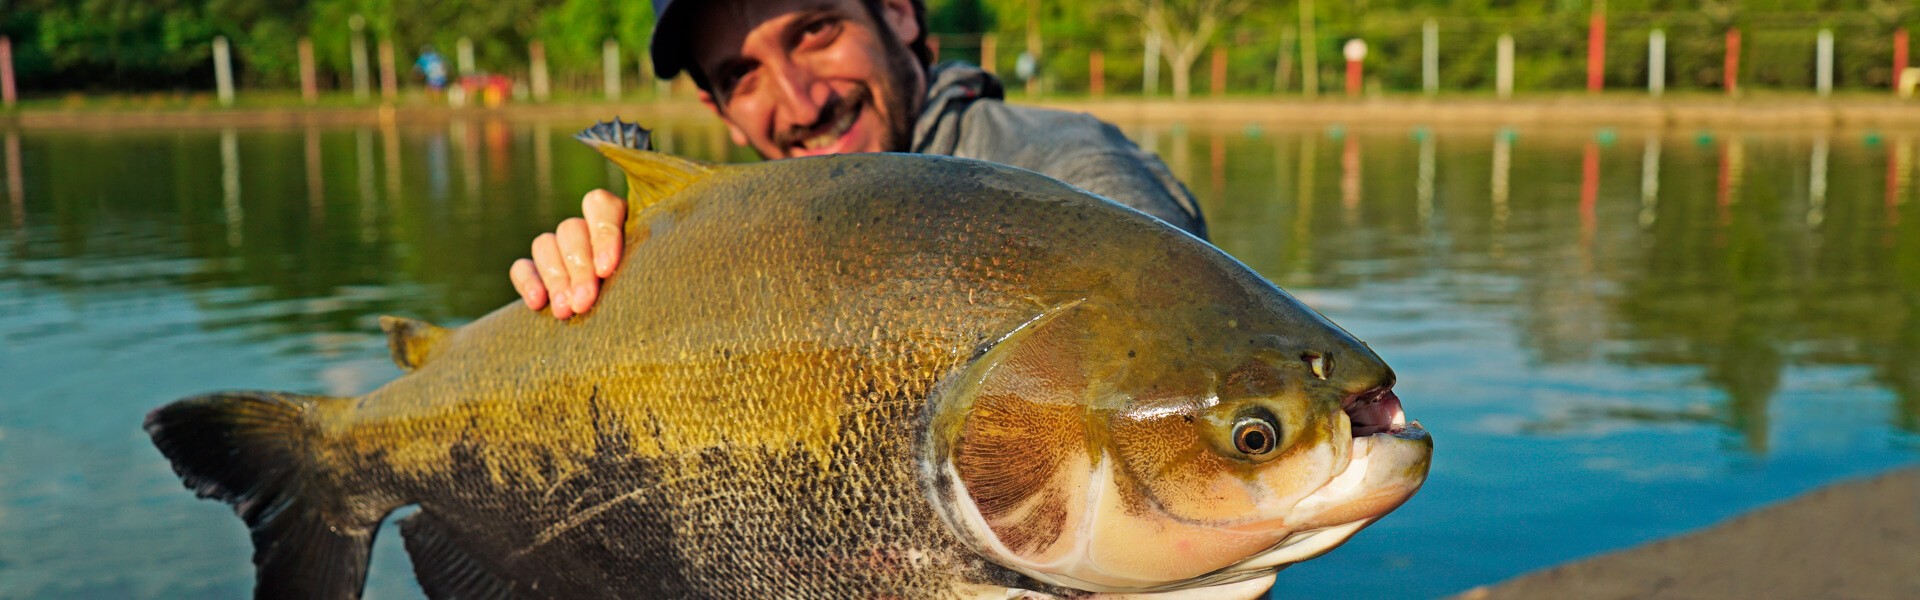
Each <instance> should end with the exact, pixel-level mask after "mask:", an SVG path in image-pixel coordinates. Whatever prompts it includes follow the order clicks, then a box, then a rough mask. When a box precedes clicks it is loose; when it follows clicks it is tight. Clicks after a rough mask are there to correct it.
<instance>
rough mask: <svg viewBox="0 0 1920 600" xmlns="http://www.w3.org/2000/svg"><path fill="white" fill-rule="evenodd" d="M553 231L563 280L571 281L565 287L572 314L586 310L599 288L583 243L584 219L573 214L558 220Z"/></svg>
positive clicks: (585, 235) (590, 254)
mask: <svg viewBox="0 0 1920 600" xmlns="http://www.w3.org/2000/svg"><path fill="white" fill-rule="evenodd" d="M554 234H555V235H557V236H558V238H559V240H558V241H559V244H560V258H561V260H563V261H564V262H566V268H567V281H568V282H569V283H572V284H573V287H571V288H568V289H567V299H568V300H571V301H573V306H572V308H573V312H574V313H575V314H579V313H584V312H587V308H589V307H592V306H593V300H594V295H595V294H596V293H597V292H598V290H599V289H600V277H599V276H598V275H595V274H594V272H593V263H592V261H591V258H590V257H591V256H593V248H592V247H590V246H589V245H588V242H587V237H588V236H587V220H586V219H582V218H579V217H574V218H571V219H567V220H565V221H561V222H560V228H559V229H557V230H555V231H554Z"/></svg>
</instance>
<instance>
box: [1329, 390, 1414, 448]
mask: <svg viewBox="0 0 1920 600" xmlns="http://www.w3.org/2000/svg"><path fill="white" fill-rule="evenodd" d="M1340 406H1341V408H1342V409H1343V410H1345V411H1346V413H1347V420H1348V421H1349V422H1350V423H1351V424H1352V432H1353V437H1354V438H1363V437H1367V436H1370V435H1374V434H1378V433H1386V434H1393V433H1398V432H1402V431H1405V430H1406V429H1407V427H1408V425H1407V412H1406V411H1405V410H1404V409H1402V408H1401V406H1400V396H1399V395H1397V394H1394V393H1393V389H1392V388H1384V387H1381V388H1374V389H1371V390H1367V391H1364V392H1360V393H1357V394H1354V395H1351V396H1347V398H1346V400H1344V401H1342V402H1341V403H1340ZM1414 427H1418V425H1417V424H1416V425H1414ZM1423 431H1424V430H1423Z"/></svg>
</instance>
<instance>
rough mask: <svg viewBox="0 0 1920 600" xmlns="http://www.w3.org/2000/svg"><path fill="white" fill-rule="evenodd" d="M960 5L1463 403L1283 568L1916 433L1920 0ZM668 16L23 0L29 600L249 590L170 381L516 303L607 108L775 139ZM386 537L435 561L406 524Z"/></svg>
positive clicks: (1509, 562)
mask: <svg viewBox="0 0 1920 600" xmlns="http://www.w3.org/2000/svg"><path fill="white" fill-rule="evenodd" d="M929 4H930V6H929V10H930V18H929V21H930V28H931V29H932V31H933V32H935V34H936V35H937V39H938V40H939V45H940V48H941V50H940V51H941V54H942V56H943V57H945V58H959V59H965V60H982V61H984V62H987V63H989V64H991V65H992V66H993V68H994V70H995V71H997V72H998V73H1000V74H1001V75H1002V76H1003V77H1004V78H1005V79H1006V80H1007V84H1008V88H1009V91H1010V93H1011V94H1012V95H1013V96H1015V98H1014V99H1013V100H1012V101H1014V102H1023V103H1038V104H1044V105H1050V106H1058V107H1064V108H1069V109H1072V110H1085V111H1090V112H1093V113H1094V114H1096V115H1098V116H1101V117H1103V118H1106V119H1108V120H1110V121H1113V122H1115V123H1117V124H1118V125H1120V126H1121V128H1122V129H1123V130H1124V131H1125V132H1126V133H1127V135H1128V136H1129V137H1131V138H1132V139H1134V140H1135V141H1137V142H1138V143H1140V144H1141V145H1142V146H1143V147H1145V148H1146V149H1148V150H1151V151H1153V152H1155V153H1157V154H1158V155H1159V156H1160V157H1161V158H1162V159H1164V160H1165V161H1166V162H1167V164H1168V165H1169V167H1170V168H1171V169H1172V170H1173V172H1174V173H1175V174H1176V175H1177V176H1178V177H1179V178H1180V179H1181V180H1183V181H1184V182H1186V184H1187V186H1188V187H1189V188H1190V189H1191V190H1192V191H1193V192H1194V194H1195V195H1196V196H1197V197H1198V198H1199V199H1200V201H1201V202H1202V204H1203V206H1204V208H1205V211H1206V214H1207V217H1208V221H1209V225H1210V227H1211V229H1212V231H1213V234H1214V241H1215V243H1217V244H1218V245H1219V246H1220V247H1221V248H1223V249H1225V250H1226V251H1228V252H1229V253H1231V254H1233V255H1234V256H1236V257H1239V258H1240V259H1241V260H1242V261H1244V262H1246V263H1247V264H1248V265H1249V266H1251V267H1253V268H1254V269H1255V270H1257V271H1259V272H1260V273H1262V274H1263V275H1265V276H1267V277H1269V278H1270V279H1272V280H1273V281H1275V282H1277V283H1278V284H1280V285H1281V286H1283V287H1285V288H1286V289H1288V290H1289V291H1290V292H1292V293H1294V294H1295V295H1297V296H1299V297H1300V298H1301V299H1302V300H1304V301H1305V302H1306V303H1308V304H1309V305H1311V306H1313V307H1314V308H1316V309H1317V310H1320V311H1321V312H1323V313H1325V314H1327V315H1328V316H1329V317H1331V318H1332V319H1333V320H1334V321H1336V322H1338V323H1340V324H1341V325H1342V326H1343V327H1345V328H1346V329H1348V330H1349V331H1351V332H1353V333H1354V334H1356V335H1357V336H1358V337H1360V338H1362V339H1365V340H1367V341H1368V342H1369V343H1370V344H1371V345H1372V347H1373V348H1375V349H1376V350H1377V351H1378V352H1380V354H1381V355H1382V356H1383V357H1384V358H1386V359H1387V361H1388V362H1389V363H1390V364H1392V365H1393V366H1394V368H1395V369H1396V371H1397V372H1398V374H1399V378H1400V383H1399V385H1398V386H1397V388H1396V389H1397V390H1398V391H1399V392H1400V395H1401V397H1402V398H1403V399H1404V400H1405V402H1406V403H1407V407H1408V410H1409V412H1410V414H1411V416H1413V417H1415V418H1418V419H1419V420H1421V421H1422V422H1423V423H1424V424H1425V425H1426V426H1427V427H1428V428H1429V429H1430V430H1431V431H1433V432H1434V435H1435V439H1436V446H1437V451H1436V454H1435V462H1434V465H1433V472H1432V476H1431V478H1430V480H1429V483H1428V484H1427V486H1426V488H1425V489H1424V490H1423V491H1422V492H1421V493H1420V494H1419V495H1418V496H1416V497H1415V498H1414V499H1413V500H1412V501H1411V502H1410V503H1409V504H1408V505H1407V506H1405V507H1403V508H1401V509H1400V510H1399V511H1397V512H1395V513H1394V514H1392V515H1390V516H1389V517H1387V518H1386V519H1385V520H1383V521H1382V522H1380V523H1379V524H1377V525H1375V526H1374V527H1373V528H1372V530H1371V531H1368V532H1365V533H1362V534H1360V535H1358V536H1356V537H1355V538H1354V540H1353V541H1352V542H1350V543H1348V544H1347V545H1345V546H1343V547H1341V548H1339V549H1337V550H1335V551H1334V552H1332V553H1330V554H1328V555H1327V556H1324V557H1322V558H1319V559H1315V560H1313V561H1309V562H1307V563H1303V564H1301V565H1299V566H1296V567H1294V568H1292V569H1289V570H1287V571H1285V572H1283V573H1282V574H1281V576H1280V579H1279V582H1278V584H1277V585H1276V587H1275V597H1289V596H1297V595H1311V596H1339V597H1381V596H1391V597H1409V596H1412V597H1420V596H1426V597H1432V596H1443V595H1448V594H1453V593H1457V592H1460V591H1463V590H1469V589H1472V588H1474V587H1475V586H1479V585H1484V584H1489V583H1494V582H1498V581H1501V580H1505V579H1508V578H1512V577H1515V576H1518V575H1521V574H1523V573H1527V572H1529V571H1534V570H1537V569H1541V568H1544V567H1548V566H1552V565H1556V564H1561V563H1565V562H1567V561H1571V560H1576V559H1580V558H1584V557H1590V556H1593V555H1596V554H1601V553H1605V552H1609V551H1615V550H1620V549H1623V548H1629V547H1632V546H1635V545H1638V544H1642V543H1646V542H1649V541H1652V540H1657V539H1662V538H1667V537H1671V536H1674V535H1678V534H1683V533H1686V532H1689V531H1695V530H1698V529H1699V528H1701V527H1704V526H1707V525H1710V524H1713V523H1716V522H1720V521H1723V520H1725V519H1728V518H1730V517H1733V516H1735V515H1739V514H1742V513H1745V512H1748V511H1751V510H1753V509H1755V508H1758V507H1762V506H1765V505H1768V504H1771V503H1775V502H1779V501H1782V500H1784V499H1787V498H1790V497H1793V496H1796V495H1799V494H1802V493H1804V492H1807V491H1809V490H1813V489H1816V488H1820V487H1823V486H1828V485H1830V484H1834V483H1836V482H1841V481H1845V480H1849V479H1853V478H1858V477H1864V476H1870V475H1874V474H1878V473H1885V472H1888V471H1889V470H1893V469H1897V468H1901V467H1903V466H1911V465H1914V464H1916V463H1920V215H1916V214H1915V212H1916V211H1917V210H1920V205H1917V204H1916V202H1915V200H1916V199H1920V190H1917V189H1916V188H1917V187H1920V183H1916V178H1920V165H1917V164H1916V155H1915V147H1916V141H1920V101H1916V100H1914V99H1911V98H1908V99H1902V97H1901V96H1900V93H1899V92H1900V90H1899V88H1900V84H1902V83H1911V82H1913V81H1914V80H1915V79H1916V78H1920V76H1916V77H1907V78H1898V77H1897V76H1898V74H1900V73H1901V72H1902V68H1903V67H1904V66H1905V65H1906V62H1907V55H1906V50H1905V49H1906V48H1907V47H1908V46H1909V44H1908V41H1907V35H1906V33H1905V32H1906V31H1908V30H1911V29H1912V28H1914V26H1916V25H1920V12H1916V10H1915V3H1914V2H1911V1H1910V0H1909V1H1901V2H1886V1H1877V0H1868V1H1857V2H1839V1H1814V0H1772V1H1766V2H1762V1H1758V0H1749V1H1746V2H1656V1H1646V2H1624V1H1615V2H1610V3H1606V5H1604V6H1603V5H1600V4H1599V3H1593V2H1585V1H1552V2H1542V1H1512V2H1503V1H1498V0H1472V1H1448V2H1386V1H1378V0H1376V1H1372V2H1365V1H1356V2H1327V1H1324V0H1322V1H1320V2H1251V1H1241V2H1233V1H1227V0H1219V1H1211V0H1192V1H1177V0H1162V1H1161V2H1136V3H1129V2H1123V1H1116V2H1092V1H1079V2H1071V1H1056V2H1016V1H984V0H977V1H970V0H934V1H931V2H929ZM1156 10H1157V11H1158V12H1155V11H1156ZM1150 13H1152V14H1158V15H1159V16H1158V17H1154V16H1152V14H1150ZM1208 15H1212V17H1211V18H1208ZM356 17H357V18H356ZM1156 18H1157V19H1159V20H1160V23H1159V24H1158V25H1155V24H1154V23H1153V21H1154V20H1155V19H1156ZM650 19H651V11H650V9H649V8H648V7H647V5H646V3H644V2H616V3H603V2H598V1H588V0H566V1H551V0H548V1H535V0H497V1H490V2H478V1H474V2H459V1H441V2H425V1H408V0H319V1H313V2H294V1H275V0H161V1H145V2H132V1H118V2H116V1H105V0H62V1H58V2H56V1H51V0H30V1H20V0H0V34H3V35H4V36H5V38H6V39H5V41H4V42H0V58H5V59H7V60H5V61H0V66H6V67H7V70H6V71H4V72H0V76H7V77H0V79H6V78H8V77H10V79H8V81H10V82H11V83H12V85H11V87H8V88H7V89H6V90H4V91H6V92H7V94H6V99H7V104H6V107H5V110H4V111H0V175H4V181H3V183H4V186H0V192H4V198H5V202H6V211H5V213H6V214H5V215H4V217H0V598H88V599H91V598H179V597H241V596H244V595H246V593H247V590H248V589H250V586H251V580H252V567H251V564H250V563H249V561H248V557H249V555H250V550H249V548H248V545H247V538H246V533H245V531H244V527H243V526H242V525H241V523H240V522H239V521H238V520H237V519H234V518H233V516H232V513H231V511H230V510H229V509H228V508H227V507H225V506H222V505H220V504H217V503H213V502H207V501H200V500H196V499H195V498H194V497H193V495H192V494H191V493H189V492H188V491H186V490H184V489H182V488H181V486H180V484H179V482H178V480H177V479H176V478H175V477H174V476H173V473H172V471H171V470H170V469H169V468H168V466H167V465H166V463H165V461H164V460H163V459H162V458H161V457H160V456H159V454H158V453H157V452H155V451H154V450H153V449H152V447H151V445H150V444H149V443H148V441H147V439H146V436H145V434H144V432H142V431H141V430H140V420H141V418H142V417H143V416H144V415H145V413H146V411H147V410H150V409H151V408H153V407H156V406H159V405H160V404H163V403H165V402H167V401H170V400H173V399H177V398H180V397H184V396H188V395H191V394H196V393H200V392H204V391H208V390H213V389H230V388H242V389H279V390H288V391H294V392H303V393H317V394H334V395H351V394H358V393H363V392H365V391H367V390H370V389H373V388H375V387H377V386H379V385H381V384H383V383H385V382H386V381H389V380H391V379H392V378H394V377H396V376H398V375H399V371H398V370H397V369H395V368H394V367H393V366H392V365H391V363H390V362H389V360H388V354H387V352H386V350H385V346H384V344H385V342H384V337H383V336H382V335H381V334H380V333H379V329H378V323H377V319H378V317H379V316H380V315H383V314H395V315H403V316H409V317H416V318H424V319H427V320H431V321H434V322H437V323H440V324H442V325H459V324H461V323H464V322H467V321H469V320H472V319H474V318H476V317H478V316H480V315H484V314H486V313H487V312H488V311H491V310H494V309H496V308H499V307H501V306H502V305H505V304H507V303H508V302H509V300H510V299H512V298H513V291H512V289H511V287H510V286H509V284H508V282H507V278H506V271H507V266H508V264H509V263H510V262H511V261H512V260H513V259H515V258H517V257H520V256H523V255H525V254H526V252H527V245H528V242H529V241H530V240H532V239H533V238H534V236H535V235H537V234H538V233H540V232H542V231H549V230H551V229H552V227H553V226H554V224H555V223H557V222H558V221H559V220H560V219H562V218H565V217H568V216H572V215H574V214H577V212H578V210H579V208H578V207H579V201H580V198H581V196H582V194H584V193H585V192H586V191H587V190H590V189H593V188H596V187H605V188H609V189H612V190H614V191H616V192H618V191H622V186H623V180H622V178H621V177H620V176H619V174H618V173H617V172H616V171H614V170H613V169H612V168H611V167H610V166H609V165H608V164H607V163H606V162H605V161H604V160H603V159H601V158H600V157H599V156H598V155H596V154H594V153H593V152H591V151H589V150H588V149H586V148H585V147H583V146H580V145H578V144H577V143H576V142H574V141H573V140H572V139H571V135H572V134H573V133H574V132H575V131H578V130H579V129H581V128H583V127H585V126H587V125H589V124H590V123H591V122H592V121H593V120H595V119H605V118H611V117H613V116H615V115H620V116H624V117H626V118H629V119H638V120H640V121H641V122H643V123H645V124H647V125H649V126H651V127H654V128H655V129H656V130H657V137H656V141H657V143H658V144H659V145H660V147H661V149H662V150H665V151H668V152H674V153H678V154H683V155H686V156H691V157H695V158H700V159H706V160H719V161H748V160H754V159H755V157H754V155H753V153H752V152H751V150H749V149H746V148H741V147H735V146H732V145H731V144H730V142H729V141H728V136H727V135H726V132H725V129H724V128H723V127H721V126H720V124H719V123H718V122H717V121H716V120H715V119H713V118H712V117H711V116H710V115H708V114H707V113H705V112H704V109H701V108H700V107H699V106H698V105H697V104H695V103H694V102H693V101H692V99H693V89H692V87H691V85H690V84H689V83H687V82H685V81H678V82H667V83H658V82H655V81H654V80H653V79H652V78H651V74H650V73H647V72H646V71H645V68H646V67H645V65H646V64H647V61H646V60H645V57H644V55H643V51H644V41H645V40H646V37H647V35H648V33H649V27H650ZM1208 22H1210V23H1212V24H1211V25H1206V23H1208ZM1203 25H1204V26H1203ZM1202 30H1205V31H1204V34H1203V31H1202ZM1656 32H1657V35H1656ZM221 40H224V41H221ZM463 40H465V41H464V42H463ZM1352 40H1360V41H1361V42H1362V43H1363V44H1364V45H1365V46H1367V51H1366V52H1364V56H1360V57H1358V60H1354V61H1348V60H1347V54H1346V52H1347V50H1348V49H1349V46H1351V44H1349V42H1350V41H1352ZM1502 40H1507V41H1502ZM221 48H224V49H221ZM429 48H430V49H432V50H433V52H434V54H436V55H438V56H440V57H441V60H443V61H445V65H444V67H445V68H446V70H447V71H448V72H449V80H450V81H449V84H448V86H447V88H445V89H444V90H442V91H439V92H435V91H433V90H431V89H430V88H429V87H428V86H427V85H426V83H427V82H426V81H425V77H424V71H425V69H416V67H419V66H421V62H420V58H421V57H422V56H424V55H425V52H424V50H425V49H429ZM1170 49H1171V50H1170ZM1023 56H1024V57H1025V58H1023ZM221 59H224V61H222V60H221ZM1183 61H1184V62H1185V66H1181V64H1182V62H1183ZM222 62H224V63H225V65H226V66H225V67H220V66H219V64H220V63H222ZM1350 63H1357V64H1350ZM222 71H224V72H225V74H224V75H222ZM609 75H611V76H609ZM1023 75H1024V76H1023ZM1182 79H1185V80H1186V83H1184V84H1182V83H1181V80H1182ZM1896 79H1899V80H1896ZM222 81H225V82H227V84H228V85H226V86H224V89H223V86H222V85H221V82H222ZM1182 89H1184V90H1185V92H1184V93H1182V92H1180V91H1179V90H1182ZM1182 96H1184V97H1182ZM374 562H375V565H374V569H373V572H372V576H371V579H370V582H369V587H368V595H369V597H373V598H417V597H419V596H420V592H419V590H418V587H417V586H416V585H415V584H414V583H413V577H412V573H411V571H410V567H409V563H408V562H407V558H406V555H405V552H404V551H403V550H402V548H401V547H400V544H399V538H398V536H397V535H396V532H394V531H393V530H392V528H391V526H390V525H389V527H388V528H387V529H385V530H383V532H382V533H381V535H380V537H379V539H378V541H377V547H376V550H375V552H374Z"/></svg>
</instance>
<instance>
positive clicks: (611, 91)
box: [600, 38, 620, 101]
mask: <svg viewBox="0 0 1920 600" xmlns="http://www.w3.org/2000/svg"><path fill="white" fill-rule="evenodd" d="M600 56H601V60H602V63H603V64H602V67H603V68H602V75H601V77H602V78H603V79H605V80H606V85H607V100H609V101H618V100H619V99H620V42H618V41H615V40H614V39H613V38H607V41H606V42H603V43H601V44H600Z"/></svg>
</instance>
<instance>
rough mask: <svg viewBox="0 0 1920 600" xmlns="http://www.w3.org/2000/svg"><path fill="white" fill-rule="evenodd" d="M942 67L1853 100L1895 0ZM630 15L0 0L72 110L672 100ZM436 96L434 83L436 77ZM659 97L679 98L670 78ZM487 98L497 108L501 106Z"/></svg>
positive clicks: (988, 58) (1339, 17)
mask: <svg viewBox="0 0 1920 600" xmlns="http://www.w3.org/2000/svg"><path fill="white" fill-rule="evenodd" d="M927 10H928V18H927V21H928V28H929V29H930V30H931V32H932V35H933V38H932V41H933V42H934V44H935V45H936V46H937V47H938V48H939V51H940V55H941V57H942V58H944V59H959V60H966V61H969V62H974V63H977V64H982V65H985V66H987V67H988V69H989V70H991V71H994V72H997V73H1000V74H1002V75H1003V76H1004V77H1005V78H1006V79H1007V80H1008V83H1009V85H1008V87H1009V89H1010V90H1016V91H1017V93H1020V94H1029V95H1036V96H1042V95H1064V96H1105V95H1109V94H1112V95H1145V96H1154V95H1162V94H1164V95H1168V96H1172V97H1178V98H1185V97H1188V96H1189V95H1241V96H1246V95H1296V96H1300V95H1304V96H1314V95H1317V94H1344V93H1347V91H1348V89H1349V83H1350V82H1349V72H1350V69H1349V65H1348V63H1349V62H1350V61H1349V60H1348V57H1347V55H1346V52H1347V51H1348V50H1349V46H1350V45H1351V42H1354V41H1359V42H1361V43H1362V45H1363V46H1365V47H1366V51H1365V52H1363V53H1362V56H1361V57H1360V58H1359V59H1358V60H1355V61H1351V62H1355V63H1358V64H1359V67H1361V69H1360V72H1359V74H1358V77H1357V81H1355V82H1351V83H1354V84H1356V87H1357V90H1358V91H1359V92H1360V93H1366V94H1399V93H1433V94H1485V95H1495V94H1498V95H1506V94H1513V93H1518V94H1528V93H1542V92H1564V91H1594V92H1601V91H1608V92H1628V91H1634V92H1638V93H1642V94H1648V93H1650V94H1660V93H1664V92H1666V91H1669V90H1670V91H1673V92H1678V93H1683V94H1687V93H1692V94H1723V95H1724V94H1740V93H1745V92H1752V93H1772V92H1792V93H1802V94H1804V93H1819V94H1827V93H1832V92H1841V93H1856V92H1857V93H1866V92H1870V91H1880V92H1887V91H1891V90H1893V89H1894V88H1896V87H1897V83H1898V81H1896V80H1897V79H1899V76H1900V74H1901V71H1903V70H1904V69H1905V68H1907V67H1908V65H1909V61H1908V54H1907V52H1908V48H1909V46H1910V44H1909V42H1908V39H1909V31H1911V30H1913V29H1914V28H1915V27H1916V26H1920V3H1915V2H1913V0H1613V1H1611V2H1608V1H1607V0H1418V1H1416V0H1349V1H1346V2H1339V1H1332V0H1285V1H1255V0H1049V1H1045V2H1042V1H1040V0H929V1H928V2H927ZM652 20H653V13H652V10H651V8H650V6H649V4H648V3H647V2H644V1H632V2H603V1H600V0H443V1H432V2H429V1H424V0H148V1H140V2H134V1H130V0H0V36H6V37H7V38H8V39H9V40H10V42H11V62H12V64H13V70H14V77H15V78H17V86H18V89H19V94H20V96H21V97H23V98H27V99H29V100H31V99H35V98H39V99H46V100H52V101H57V102H61V103H65V104H86V103H87V100H88V99H87V95H89V94H107V95H110V96H123V97H128V98H126V99H127V100H128V101H130V102H134V103H136V104H137V103H141V102H144V103H147V104H166V103H169V102H183V101H191V100H192V99H195V98H198V99H199V100H200V101H202V102H207V101H210V100H213V98H210V97H208V96H210V95H213V94H218V93H219V90H218V89H216V88H218V87H219V82H218V80H220V79H222V77H223V76H222V75H221V74H220V73H219V72H218V71H221V70H222V67H220V66H218V64H217V63H225V64H226V65H228V66H227V67H225V69H227V70H229V71H230V73H229V74H228V75H226V76H225V77H226V78H227V79H228V80H230V86H231V87H232V88H233V89H235V90H239V92H237V93H235V94H234V96H233V97H232V101H237V102H241V103H249V102H251V103H268V104H271V103H274V102H292V103H297V102H299V101H301V100H302V97H301V95H300V92H301V91H302V90H303V89H304V90H305V91H306V92H307V96H306V97H305V98H304V99H305V101H308V102H326V101H329V100H328V98H330V97H332V96H335V95H343V94H344V95H346V97H347V100H346V101H356V100H357V101H363V102H364V101H369V100H372V99H374V98H376V97H378V98H383V99H386V100H399V99H403V98H404V97H406V96H407V95H408V94H407V90H408V89H410V88H418V87H419V86H420V84H421V82H422V75H423V73H422V71H421V70H420V69H418V68H417V67H419V66H421V63H420V60H421V58H422V57H423V56H426V55H427V54H429V52H431V53H432V54H433V55H435V56H437V57H439V58H440V59H442V60H443V61H444V63H443V64H444V65H445V66H446V68H447V70H448V71H449V72H450V74H451V75H452V77H453V79H454V80H455V83H460V82H461V80H466V79H471V80H469V81H466V83H467V84H468V86H469V87H474V88H480V87H484V86H485V85H488V83H489V80H488V79H487V76H494V75H497V76H500V77H502V78H503V79H502V80H501V81H500V82H499V84H500V85H503V86H504V88H505V90H506V91H507V93H508V94H509V95H510V96H511V97H512V98H518V99H523V100H524V99H530V98H531V99H539V100H550V99H554V98H558V99H563V100H564V99H609V97H611V99H621V98H625V99H633V98H651V97H653V96H654V95H671V94H672V93H673V92H674V89H673V86H662V85H656V84H655V82H654V79H653V77H652V76H651V73H649V72H648V68H649V61H647V60H645V58H646V40H647V36H648V34H649V33H650V32H651V30H652V25H653V23H652ZM456 87H457V86H456ZM679 87H680V90H681V91H686V90H689V89H690V87H689V86H688V85H686V84H685V83H682V84H681V85H680V86H679ZM503 100H504V98H503Z"/></svg>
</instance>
